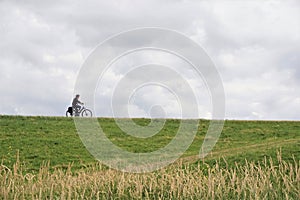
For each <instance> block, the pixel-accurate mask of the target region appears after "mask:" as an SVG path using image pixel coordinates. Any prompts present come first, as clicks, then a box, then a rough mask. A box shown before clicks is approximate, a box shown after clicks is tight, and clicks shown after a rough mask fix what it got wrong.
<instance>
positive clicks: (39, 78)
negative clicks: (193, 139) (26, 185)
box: [0, 0, 300, 120]
mask: <svg viewBox="0 0 300 200" xmlns="http://www.w3.org/2000/svg"><path fill="white" fill-rule="evenodd" d="M0 13H1V14H0V15H1V17H0V69H1V71H0V92H1V104H0V114H1V115H47V116H48V115H49V116H63V115H65V110H66V108H67V107H68V106H69V105H70V104H71V101H72V98H73V95H74V87H75V82H76V78H77V76H78V74H79V72H80V69H81V66H82V65H83V63H84V62H85V60H86V59H87V58H88V56H89V55H90V53H91V52H92V51H93V50H94V49H95V48H96V47H97V45H98V44H100V43H101V42H103V41H104V40H106V39H107V38H109V37H111V36H113V35H116V34H118V33H120V32H123V31H127V30H131V29H136V28H141V27H160V28H165V29H170V30H174V31H177V32H179V33H182V34H184V35H185V36H187V37H188V38H190V39H191V40H193V41H195V42H196V43H197V44H198V45H199V46H201V47H202V48H203V49H204V50H205V51H206V53H207V54H208V55H209V57H210V58H211V60H212V61H213V63H214V64H215V67H216V69H217V70H218V72H219V75H220V77H221V79H222V83H223V87H224V93H225V118H226V119H241V120H300V114H299V113H300V89H299V85H300V56H299V55H300V25H299V24H300V2H299V1H297V0H287V1H277V0H272V1H271V0H270V1H268V0H265V1H259V0H251V1H238V0H224V1H217V0H215V1H205V0H201V1H192V0H151V1H150V0H148V1H143V0H142V1H141V0H133V1H129V0H123V1H122V0H120V1H115V0H112V1H104V0H100V1H99V0H87V1H78V0H72V1H71V0H60V1H58V0H51V1H49V0H44V1H33V0H27V1H16V0H0ZM154 40H155V38H154ZM130 42H131V41H130ZM132 42H135V41H132ZM122 45H126V44H122ZM154 61H155V63H161V64H162V65H168V66H171V68H172V67H173V68H174V69H176V70H177V71H180V73H181V75H182V77H181V78H183V79H185V80H186V81H187V83H188V84H190V86H191V87H192V88H195V90H196V91H198V92H197V94H196V96H197V104H198V105H197V107H198V110H199V115H198V116H199V117H200V118H210V117H211V116H212V115H211V113H212V109H213V106H212V104H211V100H210V93H209V89H207V87H206V86H205V81H201V80H200V79H199V77H198V78H197V77H193V74H192V73H191V74H190V71H189V70H188V69H189V67H188V66H185V63H183V62H182V60H180V59H178V58H176V57H174V56H172V55H169V54H167V53H163V52H158V51H141V52H136V53H133V54H132V55H128V56H125V57H124V58H120V59H119V60H118V61H117V62H116V63H115V64H113V65H112V66H111V68H110V69H109V70H108V71H107V73H106V75H105V77H104V78H103V79H102V80H101V81H100V82H99V85H98V89H97V90H96V91H95V101H96V102H97V105H95V107H94V109H95V113H96V114H97V116H114V115H115V113H114V112H115V111H114V112H112V111H111V109H110V108H111V104H112V101H113V104H114V108H115V109H117V111H120V110H122V112H117V111H116V113H117V114H116V115H115V116H121V117H122V116H126V115H123V114H124V113H123V111H127V112H128V113H129V114H128V116H130V117H149V116H150V117H153V116H154V117H176V118H177V117H180V109H182V108H183V107H182V108H181V107H180V103H181V102H178V98H177V96H183V97H184V98H183V99H181V101H185V102H188V101H189V98H190V94H186V93H187V91H184V90H178V91H176V92H178V94H173V93H172V91H169V90H168V88H164V87H162V86H160V85H148V86H147V85H146V86H145V87H140V88H138V90H136V93H134V94H133V95H132V94H131V96H129V97H128V96H127V97H126V98H125V97H124V98H123V94H119V95H116V96H113V92H114V90H113V88H115V87H118V85H120V84H118V83H120V81H122V80H124V79H122V78H124V77H125V78H128V76H129V75H128V69H131V67H133V66H137V65H142V64H147V63H151V62H154ZM173 68H172V69H173ZM164 73H168V72H164ZM140 74H141V72H140V73H139V71H137V72H136V76H132V77H130V76H129V79H128V80H127V81H129V82H130V81H132V82H134V81H136V77H140V78H143V76H140ZM150 74H151V72H150ZM127 75H128V76H127ZM153 76H154V75H153ZM158 77H161V78H162V79H166V76H158ZM176 77H177V76H176V75H174V76H172V80H169V79H167V80H168V81H169V82H171V85H172V84H173V86H176V84H177V88H178V87H180V84H179V85H178V83H180V82H178V81H177V80H176ZM130 78H132V79H130ZM173 92H174V91H173ZM176 95H177V96H176ZM133 97H134V98H133ZM153 97H155V98H153ZM81 100H82V101H85V97H84V96H82V97H81ZM86 106H87V107H89V106H91V105H86ZM188 110H189V109H188ZM118 114H119V115H118Z"/></svg>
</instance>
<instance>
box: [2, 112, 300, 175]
mask: <svg viewBox="0 0 300 200" xmlns="http://www.w3.org/2000/svg"><path fill="white" fill-rule="evenodd" d="M124 120H125V121H126V119H124ZM99 121H100V123H101V126H102V127H103V129H104V131H105V132H106V133H107V136H108V137H109V138H110V140H111V141H112V142H113V143H115V144H117V145H118V146H120V147H121V148H123V149H125V150H128V151H132V152H150V151H153V150H155V149H157V148H161V147H163V146H164V145H166V144H168V142H169V141H170V140H171V139H172V137H173V136H174V134H175V133H176V130H177V129H178V120H168V121H167V123H166V125H165V127H164V128H163V130H162V131H161V132H160V133H158V134H157V135H155V136H153V137H151V138H147V139H136V138H134V137H131V136H128V135H126V134H125V133H123V132H122V131H121V130H120V129H119V128H118V127H117V126H116V125H115V123H114V120H113V119H106V118H101V119H99ZM135 121H136V123H138V124H140V125H147V124H148V123H149V120H147V119H135ZM208 125H209V121H207V120H201V122H200V125H199V127H198V133H197V135H196V137H195V139H194V142H193V144H192V145H191V146H190V148H189V149H188V151H187V152H186V153H185V154H184V155H183V157H185V159H187V160H190V161H193V162H194V161H197V154H198V153H199V149H200V147H201V144H202V140H203V138H204V136H205V133H206V131H207V128H208ZM299 130H300V122H299V121H298V122H278V121H226V122H225V126H224V129H223V132H222V134H221V137H220V138H219V140H218V143H217V145H216V146H215V148H214V150H213V152H212V153H211V154H210V155H209V156H208V157H206V162H214V160H215V159H218V158H219V157H226V160H227V162H229V163H232V164H234V162H236V161H237V162H243V160H244V159H245V158H247V160H248V161H250V160H254V161H256V160H260V159H263V157H264V156H265V155H267V156H272V157H275V156H276V150H278V149H281V150H282V156H283V158H285V159H292V155H294V156H295V158H296V159H297V160H299V159H300V148H299V146H300V132H299ZM149 144H150V145H149ZM17 151H19V153H20V160H21V161H22V162H23V164H24V165H25V170H26V171H32V170H37V169H38V168H39V167H40V165H41V164H42V162H43V161H49V160H50V162H51V163H50V165H51V166H52V167H55V166H59V167H61V166H67V165H68V164H69V163H73V165H74V167H75V168H79V167H81V166H85V165H87V164H90V163H93V162H94V159H93V157H92V156H91V155H90V154H89V152H88V151H87V150H86V149H85V148H84V146H83V144H82V143H81V140H80V139H79V137H78V135H77V132H76V129H75V126H74V122H73V120H72V119H70V118H63V117H21V116H0V159H2V160H3V161H2V162H3V163H4V164H5V165H8V166H11V165H12V164H13V163H14V162H15V159H16V154H17Z"/></svg>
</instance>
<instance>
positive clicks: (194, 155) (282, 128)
mask: <svg viewBox="0 0 300 200" xmlns="http://www.w3.org/2000/svg"><path fill="white" fill-rule="evenodd" d="M98 120H99V123H101V126H102V127H103V129H104V131H105V133H106V135H107V137H108V138H109V139H110V140H111V141H112V142H113V143H114V144H116V145H118V146H119V147H120V148H123V149H125V150H127V151H131V152H150V151H153V150H155V149H158V148H161V147H163V146H165V145H166V144H168V143H169V142H170V140H171V139H172V137H173V136H174V134H175V133H176V131H177V129H178V126H179V121H178V120H171V119H170V120H167V122H166V123H165V126H164V127H163V129H162V130H161V131H160V132H159V133H158V134H156V135H155V136H153V137H151V138H147V139H141V138H139V139H138V138H134V137H132V136H129V135H127V134H125V133H124V132H122V131H121V130H120V129H119V128H118V126H117V125H116V124H115V122H114V120H113V119H107V118H100V119H98ZM128 120H129V119H123V122H124V123H127V121H128ZM134 121H135V122H136V123H137V124H139V125H142V126H145V125H147V124H149V122H150V121H149V119H134ZM208 126H209V121H208V120H201V121H200V123H199V126H198V132H197V135H196V137H195V138H194V141H193V143H192V144H191V146H190V148H189V149H188V150H187V151H186V152H185V153H184V155H183V156H182V157H181V159H179V161H178V162H175V163H174V164H173V165H170V166H168V167H166V168H163V169H160V170H157V171H154V172H151V173H144V174H134V173H125V172H120V171H117V170H113V169H109V168H108V167H106V166H103V165H101V164H99V163H98V162H96V161H95V160H94V158H93V157H92V156H91V155H90V154H89V152H88V151H87V150H86V149H85V147H84V146H83V144H82V143H81V140H80V138H79V136H78V135H77V132H76V129H75V125H74V121H73V119H71V118H63V117H22V116H0V147H1V148H0V156H1V159H2V163H1V165H0V199H300V190H299V188H300V148H299V147H300V133H299V130H300V122H292V121H289V122H288V121H280V122H279V121H226V122H225V126H224V129H223V132H222V134H221V136H220V138H219V140H218V142H217V144H216V146H215V147H214V149H213V151H212V152H211V153H210V154H209V155H208V156H207V157H205V159H203V160H199V159H198V153H199V149H200V147H201V144H202V141H203V138H204V136H205V134H206V131H207V128H208Z"/></svg>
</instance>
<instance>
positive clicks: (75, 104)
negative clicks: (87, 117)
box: [72, 94, 83, 116]
mask: <svg viewBox="0 0 300 200" xmlns="http://www.w3.org/2000/svg"><path fill="white" fill-rule="evenodd" d="M79 97H80V95H79V94H77V95H76V96H75V98H74V99H73V102H72V107H73V110H74V111H75V116H76V115H78V114H79V111H80V109H81V106H80V105H83V103H82V102H81V101H79Z"/></svg>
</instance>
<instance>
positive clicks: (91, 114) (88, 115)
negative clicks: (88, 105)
mask: <svg viewBox="0 0 300 200" xmlns="http://www.w3.org/2000/svg"><path fill="white" fill-rule="evenodd" d="M81 116H82V117H92V116H93V113H92V111H91V110H89V109H85V110H84V111H82V113H81Z"/></svg>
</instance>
